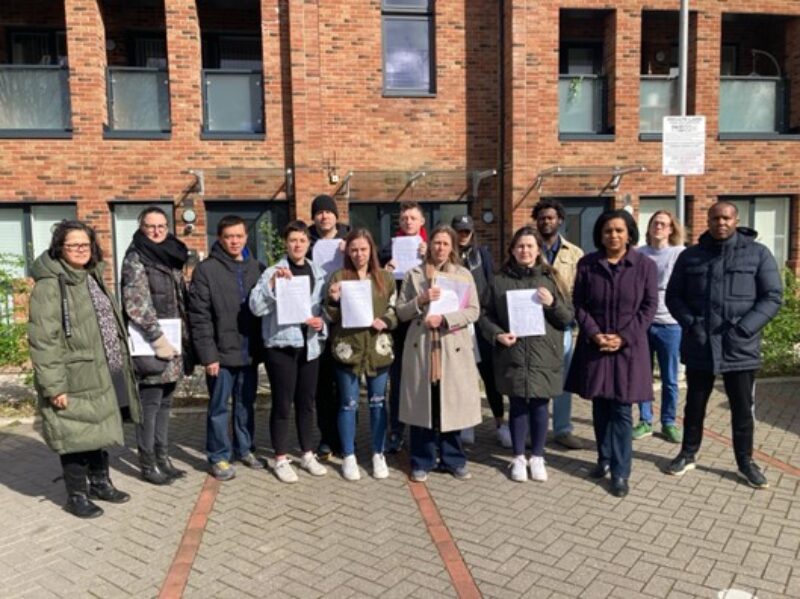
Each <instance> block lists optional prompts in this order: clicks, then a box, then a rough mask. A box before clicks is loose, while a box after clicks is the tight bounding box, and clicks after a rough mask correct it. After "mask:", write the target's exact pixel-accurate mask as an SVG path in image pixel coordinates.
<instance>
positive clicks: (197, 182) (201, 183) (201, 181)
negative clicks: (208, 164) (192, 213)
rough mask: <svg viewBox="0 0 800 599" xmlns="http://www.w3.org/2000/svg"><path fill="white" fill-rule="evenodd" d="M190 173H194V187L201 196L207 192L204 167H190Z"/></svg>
mask: <svg viewBox="0 0 800 599" xmlns="http://www.w3.org/2000/svg"><path fill="white" fill-rule="evenodd" d="M188 173H189V174H190V175H194V187H195V191H196V192H197V195H199V196H200V197H201V198H202V197H203V196H204V195H205V193H206V177H205V173H204V172H203V169H191V168H190V169H189V171H188Z"/></svg>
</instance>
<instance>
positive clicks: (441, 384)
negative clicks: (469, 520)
mask: <svg viewBox="0 0 800 599" xmlns="http://www.w3.org/2000/svg"><path fill="white" fill-rule="evenodd" d="M457 248H458V244H457V240H456V234H455V231H453V229H452V228H450V227H448V226H439V227H437V228H436V229H435V230H434V231H433V233H432V234H431V237H430V243H429V244H428V251H427V253H426V256H425V262H424V263H423V264H422V265H420V266H418V267H416V268H413V269H412V270H410V271H408V272H407V273H406V276H405V279H404V280H403V286H402V288H401V289H400V298H399V299H398V301H397V305H396V310H397V316H398V318H399V319H400V320H401V321H411V322H410V326H409V329H408V336H407V337H406V342H405V346H404V347H403V375H402V379H401V382H400V420H401V421H403V422H405V423H407V424H409V425H411V434H410V437H411V444H410V453H411V479H412V480H414V481H417V482H422V481H424V480H426V479H427V475H428V472H430V471H431V470H433V469H434V468H435V467H437V463H436V459H437V455H436V454H437V450H438V453H439V456H438V458H439V464H438V467H439V468H440V469H442V470H445V471H448V472H450V473H451V474H452V475H453V476H455V477H456V478H459V479H467V478H469V477H470V474H469V471H468V470H467V459H466V456H465V455H464V449H463V447H462V445H461V437H460V435H459V432H460V431H461V429H464V428H467V427H470V426H474V425H476V424H478V423H479V422H480V421H481V403H480V391H479V389H478V368H477V366H476V364H475V354H474V353H473V340H472V336H471V335H470V332H469V328H468V325H469V324H470V323H473V322H475V321H476V320H478V317H479V315H480V308H479V302H478V292H477V290H476V288H475V281H474V280H473V278H472V275H471V274H470V272H469V270H467V269H466V268H464V267H463V266H460V259H459V258H458V254H457V253H456V252H457ZM440 277H441V279H440ZM445 278H446V279H448V286H449V287H452V286H453V284H455V285H456V286H457V287H458V291H459V308H458V309H456V310H450V311H447V312H446V313H444V314H430V312H431V311H432V310H431V303H432V302H436V301H437V300H440V299H444V298H442V296H443V295H444V294H443V292H442V288H443V287H444V286H445V283H444V279H445ZM437 282H438V283H439V284H437ZM434 307H435V305H434ZM433 311H436V310H433Z"/></svg>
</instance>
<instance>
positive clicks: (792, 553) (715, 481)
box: [0, 381, 800, 599]
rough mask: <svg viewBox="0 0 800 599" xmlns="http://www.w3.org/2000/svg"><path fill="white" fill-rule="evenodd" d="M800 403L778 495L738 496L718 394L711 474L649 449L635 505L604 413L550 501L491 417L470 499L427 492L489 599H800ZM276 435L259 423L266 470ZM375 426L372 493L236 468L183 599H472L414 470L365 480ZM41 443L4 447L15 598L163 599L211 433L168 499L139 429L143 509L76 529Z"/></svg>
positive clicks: (586, 422) (784, 436) (17, 430)
mask: <svg viewBox="0 0 800 599" xmlns="http://www.w3.org/2000/svg"><path fill="white" fill-rule="evenodd" d="M796 389H797V382H796V381H793V382H759V384H758V389H757V397H758V399H757V405H756V418H757V428H756V442H757V447H758V450H759V451H760V452H763V454H765V455H766V456H769V457H770V458H772V460H773V461H771V463H765V461H764V460H763V459H762V460H761V463H762V464H763V465H764V466H765V470H766V474H767V476H768V478H769V481H770V488H769V489H767V490H759V491H756V490H753V489H751V488H750V487H748V486H747V485H745V484H744V483H743V482H742V481H741V480H740V479H738V478H737V477H736V472H735V462H734V459H733V453H732V450H731V449H730V447H728V446H727V445H726V444H725V439H728V438H729V437H730V413H729V410H728V406H727V400H726V398H725V396H724V394H722V393H721V392H720V391H715V393H714V395H713V396H712V398H711V401H710V402H709V414H708V417H707V420H706V427H707V429H708V430H709V431H711V433H712V434H714V438H711V437H710V436H708V435H707V436H706V438H705V440H704V443H703V447H702V450H701V454H700V455H699V456H698V468H697V470H696V471H694V472H689V473H687V474H686V475H685V476H683V477H681V478H675V477H669V476H666V475H665V474H663V473H662V472H661V470H662V469H663V468H664V467H665V466H666V464H667V463H668V462H669V460H670V459H671V457H673V456H674V455H675V454H676V453H677V450H678V446H676V445H672V444H669V443H667V442H666V441H665V440H664V439H663V438H660V437H659V436H658V435H657V434H656V435H654V436H653V437H649V438H646V439H643V440H640V441H636V442H635V443H634V465H633V474H632V476H631V493H630V495H629V496H628V497H627V498H625V499H623V500H619V499H616V498H614V497H612V496H611V495H610V494H609V493H608V490H607V485H608V482H607V481H601V482H599V483H598V482H595V481H592V480H590V479H588V478H587V474H588V472H589V470H590V468H591V467H592V466H593V464H594V459H595V453H594V447H593V441H592V439H593V434H592V429H591V413H590V406H589V402H585V401H583V400H580V399H575V400H574V403H573V421H574V424H575V428H576V433H577V434H578V435H579V436H580V437H581V438H582V439H584V441H585V448H584V449H582V450H577V451H566V450H563V451H562V450H560V449H558V448H557V446H555V445H552V444H548V447H547V456H546V459H547V465H548V473H549V480H548V482H547V483H544V484H541V483H534V482H528V483H525V484H520V483H514V482H512V481H511V480H510V478H509V476H508V472H509V471H508V464H509V461H510V455H509V452H508V450H504V449H502V448H501V447H499V446H498V445H497V444H496V441H495V437H494V428H493V425H492V422H493V421H492V419H491V418H490V415H489V413H488V411H487V412H486V418H485V420H484V424H483V425H481V426H480V427H478V429H477V431H476V444H475V445H474V446H470V447H469V448H468V451H469V459H470V467H471V470H472V473H473V478H472V480H470V481H465V482H460V481H456V480H455V479H453V478H452V477H450V476H449V475H446V474H440V473H433V474H431V476H430V477H429V479H428V482H427V483H426V485H427V489H428V492H429V493H430V495H431V497H432V498H433V499H434V501H435V503H436V505H437V507H438V510H439V513H440V515H441V518H442V519H443V522H444V524H445V525H446V526H447V528H448V529H449V532H450V535H452V539H453V541H454V542H455V544H456V546H457V548H458V550H459V551H460V553H461V556H462V557H463V560H464V562H465V563H466V565H467V567H468V569H469V571H470V573H471V576H472V577H473V579H474V581H475V584H476V585H477V588H478V589H479V591H480V593H481V594H482V595H483V596H484V597H497V598H505V597H509V598H510V597H536V598H540V597H587V598H588V597H592V598H594V597H625V598H629V597H634V596H642V597H670V598H681V597H712V598H713V597H717V593H719V592H720V591H723V590H726V589H737V590H740V591H745V592H748V593H751V594H752V595H754V596H757V597H758V598H759V599H768V598H773V597H775V598H777V597H800V478H799V477H798V473H799V472H800V470H798V467H800V463H799V462H800V460H798V456H800V406H799V405H798V403H797V402H796V401H795V399H794V396H795V395H796ZM681 411H682V409H681ZM634 414H635V415H636V410H634ZM267 416H268V412H267V411H266V410H258V411H257V418H258V423H257V430H258V434H257V444H258V446H259V451H258V452H257V455H258V456H259V457H260V458H262V459H264V460H265V461H266V460H269V459H271V457H272V456H271V453H270V452H269V451H268V450H267V449H266V448H268V446H269V444H268V439H267V438H266V429H267ZM367 423H368V417H367V413H366V412H363V413H362V415H361V418H360V428H359V446H360V451H359V462H360V463H361V464H362V465H365V466H367V468H364V469H362V480H361V481H359V482H355V483H353V482H347V481H345V480H344V479H343V478H342V476H341V470H340V462H339V460H333V461H332V462H331V463H330V467H329V471H328V475H327V476H326V477H324V478H313V477H311V476H310V475H308V474H307V473H305V472H302V471H300V481H299V483H297V484H296V485H283V484H281V483H279V482H278V481H277V479H276V478H275V477H274V476H273V474H272V473H271V471H270V470H267V469H264V470H250V469H247V468H245V467H244V466H241V465H240V466H239V467H237V477H236V479H235V480H233V481H231V482H229V483H225V484H222V485H219V492H218V494H217V496H216V499H215V501H214V503H213V507H212V509H211V511H210V514H209V517H208V521H207V523H206V526H205V531H204V533H203V536H202V541H201V542H200V545H199V548H198V550H197V553H196V556H195V559H194V562H193V564H192V566H191V570H190V571H189V573H188V578H187V579H186V583H185V588H184V593H183V594H184V596H185V597H189V598H195V597H197V598H200V597H203V598H205V597H221V598H223V597H237V598H238V597H296V598H303V599H305V598H309V597H336V598H337V599H339V598H347V597H390V598H392V597H413V598H428V597H430V598H434V597H436V598H439V597H456V596H458V594H457V590H456V587H455V586H454V584H453V582H452V579H451V577H450V574H449V573H448V571H447V569H446V568H445V566H444V562H443V560H442V557H441V556H440V553H439V551H438V550H437V545H436V543H434V540H432V538H431V535H430V534H429V532H428V530H427V528H426V525H425V521H424V520H423V518H422V517H421V513H420V509H419V508H418V506H417V502H416V501H415V499H414V497H413V495H412V493H411V492H410V487H409V483H408V482H407V480H406V475H405V471H407V466H406V459H407V458H406V456H405V454H401V455H400V456H397V457H394V456H393V457H390V459H389V465H390V470H391V477H390V478H389V479H388V480H384V481H376V480H374V479H372V478H371V477H370V476H369V469H368V467H369V464H370V460H369V457H370V456H369V454H368V447H369V442H368V436H367V432H368V431H367ZM37 428H38V425H37V424H36V423H33V424H26V423H23V424H18V425H11V426H5V427H3V428H2V429H0V455H1V456H2V462H1V463H2V467H1V468H0V483H2V484H1V485H0V503H2V505H3V506H4V517H3V526H2V533H1V534H0V579H2V581H3V583H2V590H0V596H2V597H8V598H12V597H13V598H17V597H32V598H33V597H35V598H37V599H39V598H45V597H104V598H108V597H155V596H158V594H159V592H160V590H161V589H162V585H163V583H164V581H165V579H166V577H167V573H168V571H169V570H170V566H171V564H172V562H173V558H174V557H175V554H176V551H177V549H178V547H179V545H180V543H181V538H182V536H183V534H184V531H185V529H186V526H187V523H188V522H189V520H190V517H191V515H192V512H193V510H194V508H195V503H196V501H197V499H198V495H199V494H200V491H201V489H202V487H203V484H204V482H205V480H206V470H205V469H206V464H205V457H204V454H203V447H204V436H205V418H204V414H203V413H202V412H199V411H196V410H195V411H190V410H187V411H182V412H179V413H176V414H175V415H174V418H173V422H172V432H171V434H172V442H173V445H174V447H173V454H174V458H175V461H176V462H177V463H179V464H180V465H181V466H182V467H185V468H186V469H187V470H188V471H189V474H188V476H187V477H186V478H185V479H184V480H181V481H178V482H176V483H175V484H173V485H171V486H168V487H155V486H152V485H148V484H146V483H144V482H142V481H140V480H139V479H138V477H137V470H136V467H135V461H136V456H135V453H134V452H133V451H132V450H131V449H130V447H135V439H134V436H133V430H132V429H129V430H127V443H128V446H129V447H128V448H114V449H112V451H111V453H112V478H113V480H114V482H115V483H116V484H117V485H118V486H119V487H120V488H122V489H124V490H126V491H128V492H130V493H131V494H132V500H131V501H130V502H129V503H127V504H124V505H119V506H117V505H104V506H103V507H104V508H105V510H106V513H105V515H104V516H103V517H102V518H99V519H96V520H91V521H81V520H78V519H76V518H74V517H72V516H69V515H68V514H66V513H65V512H64V511H62V510H61V504H62V503H63V501H64V500H65V492H64V488H63V482H62V481H61V480H54V479H56V478H57V477H58V476H59V475H60V467H59V465H58V460H57V458H56V456H55V455H54V454H53V453H52V452H50V450H49V449H48V448H47V447H46V446H45V445H44V443H43V442H42V441H41V438H40V435H39V433H38V431H37ZM659 428H660V427H658V426H656V427H655V429H656V431H657V430H659ZM723 437H724V438H723ZM437 540H438V539H437Z"/></svg>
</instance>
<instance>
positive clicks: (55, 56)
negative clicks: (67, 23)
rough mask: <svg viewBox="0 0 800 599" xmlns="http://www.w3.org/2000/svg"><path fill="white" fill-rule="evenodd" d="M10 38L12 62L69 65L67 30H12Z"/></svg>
mask: <svg viewBox="0 0 800 599" xmlns="http://www.w3.org/2000/svg"><path fill="white" fill-rule="evenodd" d="M10 40H11V45H10V48H11V61H10V62H11V64H26V65H35V64H36V65H58V66H66V65H67V34H66V32H65V31H59V30H38V31H12V32H11V33H10Z"/></svg>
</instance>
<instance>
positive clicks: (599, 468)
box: [589, 464, 611, 479]
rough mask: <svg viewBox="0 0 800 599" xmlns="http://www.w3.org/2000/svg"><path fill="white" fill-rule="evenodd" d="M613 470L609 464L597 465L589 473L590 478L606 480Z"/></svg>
mask: <svg viewBox="0 0 800 599" xmlns="http://www.w3.org/2000/svg"><path fill="white" fill-rule="evenodd" d="M610 470H611V468H610V467H609V465H608V464H597V465H596V466H595V467H594V468H593V469H592V471H591V472H589V478H597V479H600V478H604V477H605V476H606V474H608V473H609V471H610Z"/></svg>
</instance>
